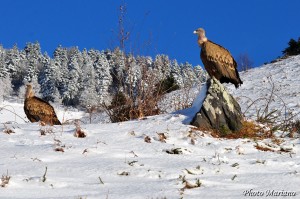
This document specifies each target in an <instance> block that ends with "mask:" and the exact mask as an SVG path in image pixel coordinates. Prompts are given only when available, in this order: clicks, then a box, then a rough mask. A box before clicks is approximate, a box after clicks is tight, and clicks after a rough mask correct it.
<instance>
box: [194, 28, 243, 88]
mask: <svg viewBox="0 0 300 199" xmlns="http://www.w3.org/2000/svg"><path fill="white" fill-rule="evenodd" d="M194 34H197V35H198V44H199V46H200V47H201V53H200V57H201V60H202V62H203V64H204V67H205V69H206V71H207V72H208V74H209V76H210V77H215V78H216V79H217V80H219V81H220V82H221V83H224V82H225V83H232V84H234V86H235V87H236V88H238V87H239V86H240V85H241V84H242V83H243V82H242V80H241V79H240V76H239V73H238V71H237V64H236V62H235V60H234V58H233V57H232V56H231V54H230V52H229V51H228V50H227V49H225V48H224V47H222V46H220V45H218V44H215V43H213V42H212V41H210V40H208V39H207V37H206V36H205V30H204V29H203V28H198V29H197V30H195V31H194Z"/></svg>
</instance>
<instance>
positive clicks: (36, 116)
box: [24, 84, 61, 125]
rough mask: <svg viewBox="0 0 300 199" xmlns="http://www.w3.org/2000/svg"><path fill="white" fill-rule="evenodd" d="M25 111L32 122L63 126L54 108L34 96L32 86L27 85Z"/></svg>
mask: <svg viewBox="0 0 300 199" xmlns="http://www.w3.org/2000/svg"><path fill="white" fill-rule="evenodd" d="M24 111H25V114H26V116H27V118H28V119H29V120H30V122H38V121H41V122H43V123H45V124H49V125H61V123H60V121H59V120H58V119H57V116H56V114H55V111H54V108H53V107H52V106H51V105H50V104H49V103H48V102H46V101H44V100H42V99H40V98H38V97H36V96H34V92H33V90H32V85H31V84H27V87H26V93H25V101H24Z"/></svg>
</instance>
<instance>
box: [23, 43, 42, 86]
mask: <svg viewBox="0 0 300 199" xmlns="http://www.w3.org/2000/svg"><path fill="white" fill-rule="evenodd" d="M24 51H25V53H26V58H27V69H26V71H27V73H26V75H25V77H24V80H25V82H32V81H36V82H37V79H38V75H39V71H40V70H41V68H42V57H43V55H42V53H41V47H40V44H39V43H38V42H36V43H35V44H33V43H27V44H26V46H25V48H24Z"/></svg>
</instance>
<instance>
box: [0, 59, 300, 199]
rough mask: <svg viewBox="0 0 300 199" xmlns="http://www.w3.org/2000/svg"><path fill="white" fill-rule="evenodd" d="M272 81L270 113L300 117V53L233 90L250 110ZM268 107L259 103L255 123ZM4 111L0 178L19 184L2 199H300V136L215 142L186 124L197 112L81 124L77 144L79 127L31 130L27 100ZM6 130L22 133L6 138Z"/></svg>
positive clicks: (252, 74) (251, 74)
mask: <svg viewBox="0 0 300 199" xmlns="http://www.w3.org/2000/svg"><path fill="white" fill-rule="evenodd" d="M269 77H271V78H272V81H273V82H274V85H275V89H274V90H275V91H274V93H276V97H275V98H274V101H272V103H271V104H270V109H271V110H272V109H274V108H277V109H280V108H281V107H282V105H284V104H285V105H286V106H287V108H288V109H289V110H291V111H292V112H293V113H294V114H295V113H298V112H299V108H300V107H299V105H300V104H299V103H300V101H299V96H300V86H299V82H300V56H296V57H292V58H289V59H287V60H284V61H282V62H278V63H274V64H269V65H266V66H263V67H260V68H255V69H252V70H250V71H247V72H244V73H241V78H242V80H243V81H244V84H243V85H242V87H240V88H239V89H237V90H236V89H235V88H233V87H232V86H230V85H228V88H229V90H230V92H231V93H233V94H234V96H235V97H236V98H238V99H239V102H240V105H241V107H242V109H243V110H246V109H247V107H248V106H249V102H248V101H247V99H248V100H249V98H250V99H252V100H255V99H257V98H262V97H267V96H268V95H269V94H270V92H269V90H268V89H270V87H269V85H270V84H269V83H270V81H271V78H269ZM198 99H199V100H201V97H199V98H198ZM276 99H278V101H277V100H276ZM264 103H265V102H264V100H258V102H257V103H255V106H254V105H253V106H251V107H250V108H249V110H248V111H247V112H246V115H247V117H252V115H255V114H256V110H257V108H258V107H260V106H263V105H264ZM194 106H197V103H194ZM0 107H2V108H3V107H4V108H5V109H2V110H1V111H0V123H1V124H0V140H1V141H0V176H1V175H2V174H3V176H6V175H8V176H10V177H11V178H10V181H9V183H8V185H7V186H5V187H3V188H2V187H0V198H3V199H4V198H5V199H12V198H14V199H15V198H28V199H29V198H30V199H31V198H43V199H44V198H72V199H79V198H86V199H91V198H95V199H96V198H97V199H98V198H100V199H101V198H109V199H111V198H116V199H119V198H128V199H129V198H130V199H133V198H136V199H140V198H146V199H147V198H149V199H151V198H153V199H155V198H159V199H160V198H168V199H169V198H236V199H240V198H245V197H246V198H247V197H248V198H258V197H254V195H264V196H263V197H266V196H267V195H268V194H271V195H272V194H273V196H268V198H299V197H300V186H299V185H300V157H299V155H298V154H299V152H300V142H299V138H279V139H280V140H281V142H276V143H275V142H272V141H271V140H256V141H255V140H251V139H237V140H227V139H218V138H213V137H211V136H209V135H207V134H205V133H203V132H200V131H196V130H195V129H193V127H192V126H189V125H186V124H184V123H185V122H186V121H187V120H189V119H190V118H191V115H192V112H193V110H195V109H193V108H192V109H190V110H189V111H185V112H183V113H185V114H184V115H183V114H178V113H177V114H164V115H159V116H152V117H147V118H146V119H144V120H135V121H129V122H123V123H114V124H81V128H82V130H83V131H84V132H85V133H86V135H87V136H86V137H85V138H77V137H74V132H75V129H76V127H75V126H74V125H73V124H69V125H63V126H54V127H49V126H48V127H41V126H39V124H37V123H27V122H26V121H27V119H26V117H25V114H24V111H23V105H22V103H20V102H16V101H5V102H3V103H2V104H0ZM55 109H56V111H57V113H58V117H59V119H60V120H62V121H67V120H74V119H76V118H82V117H86V115H85V114H84V113H83V112H76V111H74V110H73V111H72V110H64V109H63V108H60V107H59V106H57V107H55ZM6 122H8V124H4V123H6ZM6 129H10V130H12V131H13V132H14V133H11V134H6V133H4V132H5V130H6ZM42 132H45V133H43V134H45V135H42ZM256 145H260V146H265V147H268V148H270V149H272V150H273V152H271V151H261V150H258V149H256V147H255V146H256ZM282 151H286V152H282ZM46 168H47V170H46ZM0 184H1V181H0ZM282 191H283V192H282ZM286 192H288V193H286ZM276 194H277V195H278V194H281V195H282V194H290V195H294V194H296V196H293V197H284V196H281V197H279V196H275V195H276Z"/></svg>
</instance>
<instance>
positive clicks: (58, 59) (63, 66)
mask: <svg viewBox="0 0 300 199" xmlns="http://www.w3.org/2000/svg"><path fill="white" fill-rule="evenodd" d="M53 62H54V65H55V68H57V69H58V70H57V80H58V82H57V88H58V91H59V93H60V98H61V99H63V98H64V92H65V91H66V90H67V85H68V83H69V82H68V81H69V78H68V62H69V60H68V52H67V49H66V48H63V47H61V46H58V47H57V48H56V49H55V51H54V53H53Z"/></svg>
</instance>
